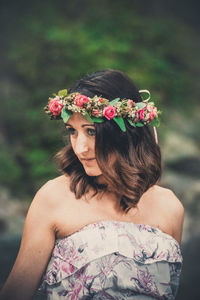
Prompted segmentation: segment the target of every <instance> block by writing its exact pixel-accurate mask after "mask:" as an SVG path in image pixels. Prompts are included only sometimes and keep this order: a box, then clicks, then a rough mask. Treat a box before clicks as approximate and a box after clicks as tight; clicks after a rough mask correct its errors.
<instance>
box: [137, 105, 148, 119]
mask: <svg viewBox="0 0 200 300" xmlns="http://www.w3.org/2000/svg"><path fill="white" fill-rule="evenodd" d="M145 109H146V107H144V108H141V109H139V110H137V111H136V113H139V115H140V120H143V119H144V114H145V112H144V111H145Z"/></svg>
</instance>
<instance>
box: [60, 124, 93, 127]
mask: <svg viewBox="0 0 200 300" xmlns="http://www.w3.org/2000/svg"><path fill="white" fill-rule="evenodd" d="M65 126H70V127H73V126H72V125H70V124H68V123H65ZM86 126H92V127H94V124H83V125H81V127H86Z"/></svg>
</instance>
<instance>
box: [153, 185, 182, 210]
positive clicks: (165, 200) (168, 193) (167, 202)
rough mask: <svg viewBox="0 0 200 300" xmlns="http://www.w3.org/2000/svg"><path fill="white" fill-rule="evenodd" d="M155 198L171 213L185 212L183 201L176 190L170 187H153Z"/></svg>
mask: <svg viewBox="0 0 200 300" xmlns="http://www.w3.org/2000/svg"><path fill="white" fill-rule="evenodd" d="M153 193H154V196H155V197H154V199H155V201H156V203H157V204H158V205H159V206H160V205H161V206H164V207H165V208H166V207H167V209H168V210H169V211H170V213H173V212H175V213H178V212H179V213H180V214H181V213H183V212H184V207H183V205H182V203H181V201H180V200H179V199H178V198H177V196H176V195H175V194H174V192H173V191H172V190H170V189H167V188H164V187H161V186H158V185H155V186H154V187H153Z"/></svg>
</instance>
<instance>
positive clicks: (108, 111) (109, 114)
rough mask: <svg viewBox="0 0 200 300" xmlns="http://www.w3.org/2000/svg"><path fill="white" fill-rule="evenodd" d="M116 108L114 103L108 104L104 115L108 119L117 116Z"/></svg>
mask: <svg viewBox="0 0 200 300" xmlns="http://www.w3.org/2000/svg"><path fill="white" fill-rule="evenodd" d="M115 112H116V108H115V107H114V106H112V105H108V106H106V107H104V109H103V116H104V117H105V118H107V119H108V120H110V119H113V118H114V116H115Z"/></svg>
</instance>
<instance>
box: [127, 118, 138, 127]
mask: <svg viewBox="0 0 200 300" xmlns="http://www.w3.org/2000/svg"><path fill="white" fill-rule="evenodd" d="M127 121H128V122H129V124H130V125H131V126H133V127H136V126H135V123H133V121H132V120H130V119H127Z"/></svg>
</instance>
